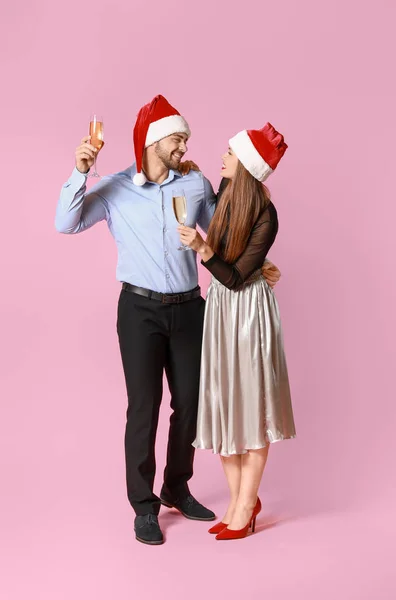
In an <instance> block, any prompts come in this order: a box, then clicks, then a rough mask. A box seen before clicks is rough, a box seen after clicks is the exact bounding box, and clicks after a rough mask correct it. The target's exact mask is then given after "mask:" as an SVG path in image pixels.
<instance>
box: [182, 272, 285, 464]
mask: <svg viewBox="0 0 396 600" xmlns="http://www.w3.org/2000/svg"><path fill="white" fill-rule="evenodd" d="M295 435H296V431H295V426H294V418H293V410H292V404H291V397H290V387H289V378H288V373H287V365H286V358H285V353H284V349H283V336H282V327H281V320H280V315H279V307H278V303H277V301H276V298H275V295H274V293H273V291H272V289H271V288H270V286H269V285H268V284H267V282H266V281H265V279H264V277H263V276H262V275H261V271H257V272H256V273H254V274H253V276H252V277H251V278H250V279H249V280H248V281H247V282H245V284H244V285H243V286H242V287H241V288H240V289H239V290H237V291H232V290H229V289H227V288H226V287H225V286H224V285H222V284H221V283H220V282H219V281H217V280H216V279H215V278H212V282H211V284H210V286H209V289H208V294H207V298H206V309H205V322H204V333H203V344H202V359H201V375H200V392H199V406H198V421H197V435H196V439H195V441H194V443H193V445H194V446H195V448H201V449H211V450H212V451H213V452H214V453H215V454H221V455H223V456H230V455H232V454H244V453H245V452H247V451H248V450H253V449H259V448H264V447H265V446H266V445H267V444H269V443H273V442H277V441H280V440H284V439H289V438H294V437H295Z"/></svg>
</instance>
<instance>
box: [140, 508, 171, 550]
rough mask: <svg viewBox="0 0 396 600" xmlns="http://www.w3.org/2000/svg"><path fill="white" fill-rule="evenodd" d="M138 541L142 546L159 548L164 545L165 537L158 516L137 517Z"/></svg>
mask: <svg viewBox="0 0 396 600" xmlns="http://www.w3.org/2000/svg"><path fill="white" fill-rule="evenodd" d="M135 533H136V539H137V540H138V542H142V544H151V545H152V546H158V545H159V544H163V543H164V536H163V535H162V531H161V529H160V526H159V524H158V517H157V515H153V514H152V513H150V514H148V515H138V516H137V517H135Z"/></svg>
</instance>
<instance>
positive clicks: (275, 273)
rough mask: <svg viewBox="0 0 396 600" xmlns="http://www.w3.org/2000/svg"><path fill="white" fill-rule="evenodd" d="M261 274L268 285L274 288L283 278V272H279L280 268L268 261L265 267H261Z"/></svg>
mask: <svg viewBox="0 0 396 600" xmlns="http://www.w3.org/2000/svg"><path fill="white" fill-rule="evenodd" d="M261 272H262V274H263V276H264V278H265V280H266V282H267V283H268V285H269V286H270V287H272V288H274V287H275V286H276V284H277V283H278V281H279V279H280V276H281V272H280V271H279V269H278V267H277V266H276V265H274V264H273V263H272V262H271V261H269V260H266V261H265V263H264V264H263V266H262V267H261Z"/></svg>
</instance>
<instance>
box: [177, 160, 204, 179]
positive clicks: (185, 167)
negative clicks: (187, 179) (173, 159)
mask: <svg viewBox="0 0 396 600" xmlns="http://www.w3.org/2000/svg"><path fill="white" fill-rule="evenodd" d="M200 170H201V169H200V168H199V167H198V165H196V164H195V162H193V161H192V160H185V161H184V162H181V163H180V165H179V168H178V171H179V173H181V175H183V177H184V175H188V174H189V172H190V171H200Z"/></svg>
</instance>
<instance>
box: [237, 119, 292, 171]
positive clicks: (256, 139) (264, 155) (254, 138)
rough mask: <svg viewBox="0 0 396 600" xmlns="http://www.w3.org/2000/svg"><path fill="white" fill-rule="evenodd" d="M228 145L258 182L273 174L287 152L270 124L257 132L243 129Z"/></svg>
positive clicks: (280, 137)
mask: <svg viewBox="0 0 396 600" xmlns="http://www.w3.org/2000/svg"><path fill="white" fill-rule="evenodd" d="M229 144H230V148H231V150H233V152H235V154H236V155H237V157H238V159H239V160H240V161H241V163H242V164H243V166H244V167H245V169H247V170H248V171H249V173H250V174H251V175H253V177H255V178H256V179H258V180H259V181H265V180H266V179H267V177H269V176H270V175H271V173H273V171H274V170H275V169H276V167H277V164H278V163H279V161H280V159H281V158H282V156H283V155H284V153H285V152H286V150H287V144H285V141H284V139H283V135H281V134H280V133H278V132H277V131H276V129H274V127H273V126H272V125H271V123H267V124H266V125H264V127H263V128H262V129H259V130H248V131H247V130H246V129H244V130H243V131H240V132H239V133H237V134H236V135H235V136H234V137H233V138H231V139H230V142H229Z"/></svg>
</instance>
